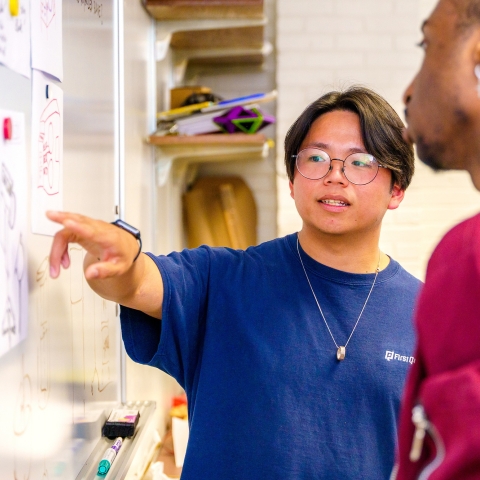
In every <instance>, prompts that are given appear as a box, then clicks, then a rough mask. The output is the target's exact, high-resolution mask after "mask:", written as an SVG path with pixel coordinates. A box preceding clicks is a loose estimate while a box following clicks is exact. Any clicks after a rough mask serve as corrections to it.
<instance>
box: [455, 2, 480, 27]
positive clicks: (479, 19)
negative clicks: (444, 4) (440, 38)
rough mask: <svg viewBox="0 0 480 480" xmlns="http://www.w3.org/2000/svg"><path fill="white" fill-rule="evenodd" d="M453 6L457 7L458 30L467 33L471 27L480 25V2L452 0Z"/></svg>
mask: <svg viewBox="0 0 480 480" xmlns="http://www.w3.org/2000/svg"><path fill="white" fill-rule="evenodd" d="M450 2H451V4H452V5H453V6H454V7H455V9H456V10H457V14H458V19H457V23H456V26H457V28H458V29H459V30H460V31H462V32H465V31H467V30H469V29H470V27H472V26H474V25H477V26H478V24H479V23H480V0H463V1H461V2H458V0H450Z"/></svg>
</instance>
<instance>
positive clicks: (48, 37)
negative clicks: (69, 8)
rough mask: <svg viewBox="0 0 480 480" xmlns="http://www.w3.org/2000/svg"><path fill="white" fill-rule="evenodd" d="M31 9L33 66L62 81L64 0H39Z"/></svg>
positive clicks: (33, 3)
mask: <svg viewBox="0 0 480 480" xmlns="http://www.w3.org/2000/svg"><path fill="white" fill-rule="evenodd" d="M0 1H2V0H0ZM31 10H32V13H31V17H30V18H31V20H30V21H31V23H32V68H35V69H38V70H41V71H43V72H45V73H49V74H50V75H53V76H54V77H55V78H58V80H60V81H62V80H63V59H62V55H63V46H62V0H37V1H35V2H32V5H31Z"/></svg>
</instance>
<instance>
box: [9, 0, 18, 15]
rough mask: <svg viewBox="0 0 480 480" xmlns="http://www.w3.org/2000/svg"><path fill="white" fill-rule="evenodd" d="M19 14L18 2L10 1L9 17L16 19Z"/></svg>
mask: <svg viewBox="0 0 480 480" xmlns="http://www.w3.org/2000/svg"><path fill="white" fill-rule="evenodd" d="M19 12H20V0H10V15H11V16H12V17H17V16H18V13H19Z"/></svg>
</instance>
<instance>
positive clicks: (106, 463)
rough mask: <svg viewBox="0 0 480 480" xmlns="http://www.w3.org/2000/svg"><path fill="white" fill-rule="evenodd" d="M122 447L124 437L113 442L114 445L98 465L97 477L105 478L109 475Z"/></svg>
mask: <svg viewBox="0 0 480 480" xmlns="http://www.w3.org/2000/svg"><path fill="white" fill-rule="evenodd" d="M121 446H122V437H118V438H117V439H116V440H115V441H114V442H113V445H112V446H110V447H109V448H108V449H107V451H106V452H105V453H104V455H103V457H102V459H101V460H100V463H99V464H98V471H97V475H102V476H104V475H106V474H107V473H108V471H109V470H110V467H111V466H112V463H113V461H114V460H115V457H116V456H117V453H118V451H119V450H120V447H121Z"/></svg>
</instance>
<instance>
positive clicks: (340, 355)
mask: <svg viewBox="0 0 480 480" xmlns="http://www.w3.org/2000/svg"><path fill="white" fill-rule="evenodd" d="M298 245H299V242H298V235H297V253H298V258H299V259H300V263H301V264H302V268H303V271H304V273H305V277H306V279H307V282H308V285H309V286H310V290H311V291H312V294H313V298H314V299H315V302H316V303H317V307H318V310H319V311H320V315H321V316H322V318H323V321H324V322H325V326H326V327H327V330H328V333H329V334H330V336H331V337H332V340H333V343H334V344H335V346H336V347H337V360H338V361H340V360H344V359H345V353H346V348H347V345H348V342H349V341H350V339H351V338H352V335H353V332H354V331H355V329H356V328H357V325H358V322H359V321H360V317H361V316H362V313H363V311H364V310H365V307H366V306H367V303H368V299H369V298H370V294H371V293H372V290H373V287H374V286H375V282H376V281H377V276H378V272H379V271H380V252H379V253H378V264H377V268H376V270H375V278H374V279H373V283H372V286H371V287H370V291H369V292H368V295H367V299H366V300H365V303H364V304H363V307H362V311H361V312H360V315H359V316H358V318H357V321H356V322H355V325H354V326H353V330H352V333H350V336H349V337H348V339H347V341H346V342H345V345H338V344H337V342H336V341H335V337H334V336H333V333H332V331H331V330H330V327H329V326H328V323H327V320H326V319H325V315H324V314H323V311H322V307H321V306H320V303H319V301H318V299H317V296H316V295H315V292H314V291H313V287H312V284H311V283H310V279H309V278H308V275H307V270H306V269H305V265H304V264H303V260H302V256H301V255H300V248H299V246H298Z"/></svg>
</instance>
